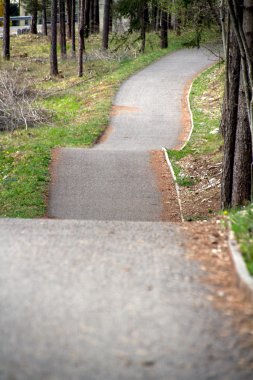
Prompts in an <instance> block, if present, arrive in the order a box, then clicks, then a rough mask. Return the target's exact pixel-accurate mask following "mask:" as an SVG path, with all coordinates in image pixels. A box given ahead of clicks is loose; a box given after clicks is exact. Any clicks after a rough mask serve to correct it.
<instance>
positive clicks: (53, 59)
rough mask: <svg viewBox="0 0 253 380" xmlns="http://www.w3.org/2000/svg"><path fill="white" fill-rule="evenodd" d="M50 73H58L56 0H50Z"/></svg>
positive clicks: (54, 74)
mask: <svg viewBox="0 0 253 380" xmlns="http://www.w3.org/2000/svg"><path fill="white" fill-rule="evenodd" d="M50 72H51V75H53V76H56V75H58V60H57V0H51V52H50Z"/></svg>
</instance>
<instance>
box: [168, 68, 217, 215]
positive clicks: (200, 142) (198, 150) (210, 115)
mask: <svg viewBox="0 0 253 380" xmlns="http://www.w3.org/2000/svg"><path fill="white" fill-rule="evenodd" d="M223 75H224V68H223V66H222V65H220V64H216V65H214V66H212V67H211V68H209V69H207V70H206V71H204V72H203V73H202V74H201V75H199V76H198V77H197V78H196V79H195V80H194V82H193V86H192V91H191V94H190V104H191V109H192V113H193V119H194V129H193V132H192V136H191V139H190V141H189V142H188V143H187V145H186V146H185V147H184V148H183V149H182V150H169V151H168V154H169V157H170V160H171V162H172V165H173V168H174V171H175V175H176V178H177V182H178V185H179V187H180V190H181V193H182V197H183V198H184V201H183V203H182V206H183V214H184V217H185V219H186V220H189V221H192V220H198V219H200V220H201V219H207V218H209V217H210V216H212V215H213V213H214V212H216V211H218V210H217V208H218V207H219V206H218V205H217V197H218V196H217V194H218V192H219V190H218V188H217V186H219V184H218V179H217V178H218V173H217V170H220V168H219V166H220V162H221V146H222V139H221V136H220V134H219V133H218V130H219V123H220V116H221V101H222V92H223V89H222V87H223V86H222V83H223Z"/></svg>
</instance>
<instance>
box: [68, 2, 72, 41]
mask: <svg viewBox="0 0 253 380" xmlns="http://www.w3.org/2000/svg"><path fill="white" fill-rule="evenodd" d="M71 13H72V2H71V0H67V17H68V20H67V25H68V26H67V37H68V39H69V40H70V39H71V25H72V23H71Z"/></svg>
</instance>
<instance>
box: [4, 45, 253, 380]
mask: <svg viewBox="0 0 253 380" xmlns="http://www.w3.org/2000/svg"><path fill="white" fill-rule="evenodd" d="M208 63H210V61H209V58H208V57H207V55H206V53H205V52H203V51H196V50H184V51H180V52H177V53H175V54H172V55H170V56H168V57H165V58H163V59H162V60H161V61H159V62H157V63H155V64H154V65H152V66H151V67H149V68H147V69H145V70H144V71H141V72H140V73H138V74H136V75H135V76H134V77H132V78H130V79H129V80H128V81H126V82H125V84H124V85H123V86H122V88H121V90H120V91H119V94H118V95H117V97H116V100H115V107H114V109H113V113H114V116H112V120H111V124H112V133H111V135H110V136H109V139H108V140H106V141H104V143H103V144H101V145H99V146H97V147H95V148H93V149H91V150H84V149H60V150H59V151H58V152H57V153H58V154H57V155H55V156H56V157H57V158H56V159H55V161H54V163H53V183H52V185H51V192H50V204H49V215H50V216H51V217H54V218H58V220H50V219H44V220H17V219H15V220H14V219H0V380H252V372H251V371H250V370H249V365H248V362H249V361H250V357H249V356H248V355H249V354H250V350H248V349H246V348H245V345H242V343H244V342H243V340H242V338H241V336H240V334H238V333H237V332H236V331H235V330H234V328H233V327H232V320H231V318H230V317H224V315H222V314H220V312H218V311H217V310H215V309H214V308H213V306H212V304H211V303H210V302H209V301H208V294H209V288H208V287H207V285H203V283H201V282H200V277H201V271H200V269H199V267H198V266H197V264H196V263H195V262H193V261H190V260H189V259H187V257H186V256H185V249H184V246H183V243H184V239H185V238H184V234H183V232H182V230H181V228H180V226H179V225H178V226H177V225H175V224H170V223H161V222H159V220H160V215H161V211H162V201H161V194H160V193H159V191H158V189H157V187H156V182H155V174H154V173H153V172H152V170H151V165H150V150H153V149H160V147H161V146H162V145H165V146H167V147H172V146H174V145H175V144H176V143H177V140H178V136H179V134H180V129H181V114H180V109H181V97H182V92H183V87H184V83H185V81H187V80H188V79H189V78H190V77H191V76H193V74H194V73H196V72H197V71H199V69H200V68H201V67H204V66H206V64H208ZM155 78H156V80H155ZM158 78H159V80H158ZM136 81H137V82H138V85H137V86H136V83H137V82H136ZM157 83H159V85H158V87H157ZM152 88H153V90H152ZM131 89H132V90H131ZM138 89H139V93H136V91H137V90H138ZM158 93H159V94H161V93H163V97H162V99H163V100H162V101H163V102H164V103H163V105H161V101H160V100H159V102H158V99H157V97H158ZM148 94H149V95H148ZM145 95H147V97H145ZM159 96H160V95H159ZM143 97H144V98H145V99H146V100H145V102H144V100H143ZM166 98H168V99H167V100H166ZM159 105H161V107H162V108H161V110H160V114H159V112H158V109H159ZM137 109H138V110H137ZM150 110H152V112H149V111H150ZM130 111H131V112H130ZM141 115H142V116H141ZM155 120H156V122H155V123H154V121H155ZM152 125H154V128H152ZM134 127H135V128H134ZM135 129H136V130H135ZM126 130H127V131H126ZM126 137H127V138H126ZM152 141H153V143H152ZM60 218H61V219H66V220H59V219H60ZM70 219H72V220H70ZM73 219H79V220H73ZM81 219H83V220H81ZM88 219H89V220H88Z"/></svg>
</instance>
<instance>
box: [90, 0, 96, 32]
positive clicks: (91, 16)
mask: <svg viewBox="0 0 253 380" xmlns="http://www.w3.org/2000/svg"><path fill="white" fill-rule="evenodd" d="M94 31H95V12H94V0H90V32H91V34H94Z"/></svg>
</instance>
